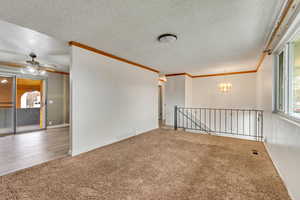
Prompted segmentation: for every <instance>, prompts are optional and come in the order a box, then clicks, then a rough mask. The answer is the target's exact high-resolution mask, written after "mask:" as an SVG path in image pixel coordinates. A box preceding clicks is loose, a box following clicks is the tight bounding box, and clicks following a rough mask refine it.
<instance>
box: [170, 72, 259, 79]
mask: <svg viewBox="0 0 300 200" xmlns="http://www.w3.org/2000/svg"><path fill="white" fill-rule="evenodd" d="M255 72H257V70H247V71H240V72H226V73H216V74H202V75H191V74H189V73H177V74H166V77H170V76H189V77H190V78H205V77H212V76H228V75H236V74H248V73H255Z"/></svg>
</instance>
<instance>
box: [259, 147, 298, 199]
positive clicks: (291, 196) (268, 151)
mask: <svg viewBox="0 0 300 200" xmlns="http://www.w3.org/2000/svg"><path fill="white" fill-rule="evenodd" d="M263 144H264V147H265V149H266V151H267V153H268V155H269V158H270V160H271V162H272V163H273V165H274V167H275V169H276V171H277V173H278V174H279V176H280V178H281V180H282V182H283V185H284V186H285V188H286V190H287V192H288V194H289V196H290V198H291V199H292V200H296V198H295V197H294V196H293V195H292V193H291V191H290V190H289V188H288V187H287V184H286V181H285V179H284V176H283V174H282V172H281V171H280V169H279V167H278V166H277V164H276V162H275V160H274V159H273V158H272V155H271V152H270V149H269V147H268V145H267V143H266V142H264V143H263Z"/></svg>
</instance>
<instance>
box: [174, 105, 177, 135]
mask: <svg viewBox="0 0 300 200" xmlns="http://www.w3.org/2000/svg"><path fill="white" fill-rule="evenodd" d="M177 112H178V107H177V106H175V107H174V129H175V131H177Z"/></svg>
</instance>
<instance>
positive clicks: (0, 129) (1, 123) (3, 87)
mask: <svg viewBox="0 0 300 200" xmlns="http://www.w3.org/2000/svg"><path fill="white" fill-rule="evenodd" d="M14 82H15V79H14V77H13V76H7V75H1V74H0V135H3V134H11V133H15V98H14V97H15V88H14V87H15V83H14Z"/></svg>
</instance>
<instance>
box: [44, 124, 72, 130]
mask: <svg viewBox="0 0 300 200" xmlns="http://www.w3.org/2000/svg"><path fill="white" fill-rule="evenodd" d="M69 126H70V124H58V125H53V126H47V129H52V128H64V127H69Z"/></svg>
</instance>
